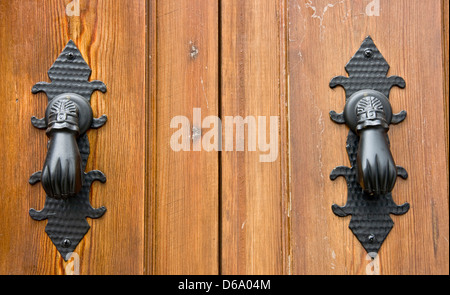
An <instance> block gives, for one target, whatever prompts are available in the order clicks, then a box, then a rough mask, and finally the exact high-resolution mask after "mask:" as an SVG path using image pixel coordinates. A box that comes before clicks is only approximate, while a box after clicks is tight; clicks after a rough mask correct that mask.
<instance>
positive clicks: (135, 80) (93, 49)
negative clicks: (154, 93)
mask: <svg viewBox="0 0 450 295" xmlns="http://www.w3.org/2000/svg"><path fill="white" fill-rule="evenodd" d="M70 2H71V1H61V0H53V1H33V0H21V1H1V2H0V13H1V15H2V17H1V18H0V30H1V35H0V42H1V43H0V47H1V48H0V57H1V60H0V64H1V67H0V68H1V70H0V71H1V72H0V89H1V90H2V96H1V99H0V104H1V108H2V110H3V111H4V112H3V113H2V116H0V122H1V124H2V125H1V126H3V128H1V131H0V133H1V136H2V138H3V140H2V142H1V143H0V145H1V150H2V151H3V153H4V159H5V160H2V161H1V164H2V166H1V169H2V171H5V173H4V174H5V176H4V177H2V179H1V183H0V186H1V187H2V190H1V196H0V207H1V208H2V212H4V213H2V224H1V226H0V237H1V238H0V261H1V263H0V273H5V274H66V269H68V270H69V272H70V270H71V268H72V267H71V266H70V265H69V264H70V263H75V262H69V264H68V263H65V262H64V261H63V259H62V258H61V257H60V255H59V253H58V252H57V251H56V249H55V247H54V245H53V244H52V243H51V241H50V239H49V238H48V236H47V235H46V233H45V225H46V221H42V222H37V221H33V220H32V219H31V218H30V216H29V215H28V210H29V209H30V208H36V209H41V208H42V207H43V205H44V200H45V195H44V193H43V189H42V187H41V185H39V184H38V185H35V186H31V185H29V184H28V178H29V176H30V175H31V174H32V173H33V172H35V171H37V170H40V169H41V168H42V164H43V161H44V158H45V154H46V152H47V150H46V142H47V138H46V136H45V132H43V131H40V130H37V129H35V128H33V127H32V125H31V123H30V118H31V116H33V115H35V116H38V117H43V114H44V110H45V107H46V105H47V98H46V96H45V94H38V95H32V94H31V87H32V86H33V85H34V84H35V83H36V82H39V81H49V80H48V77H47V70H48V69H49V67H50V66H51V65H52V64H53V62H54V60H55V59H56V57H57V56H58V55H59V53H60V52H61V50H62V49H63V48H64V46H65V44H66V43H67V42H68V41H69V39H73V40H74V41H75V43H76V44H77V46H78V47H79V49H80V51H81V53H82V55H83V57H84V59H85V60H86V61H87V63H88V64H89V65H90V67H91V68H92V75H91V79H98V80H102V81H104V82H105V83H106V85H107V88H108V90H107V93H106V94H99V93H94V94H93V95H92V98H91V105H92V108H93V111H94V116H96V117H98V116H101V115H102V114H107V116H108V122H107V124H106V125H105V126H104V127H102V128H100V129H98V130H90V131H88V137H89V141H90V150H91V153H90V156H89V160H88V164H87V167H86V170H92V169H99V170H102V171H103V172H104V173H105V174H106V176H107V183H105V184H99V183H94V184H93V186H92V189H91V203H92V204H93V206H94V207H99V206H105V207H106V208H107V212H106V213H105V215H104V216H103V217H102V218H101V219H96V220H91V219H88V222H89V224H90V225H91V229H90V230H89V232H88V233H87V235H86V236H85V238H84V239H83V241H82V242H81V243H80V244H79V245H78V247H77V249H76V253H77V254H78V256H79V258H80V261H79V263H80V264H79V266H80V274H142V273H143V254H144V249H143V246H144V212H143V208H144V175H145V162H144V151H145V148H144V147H145V146H144V145H145V131H144V128H142V126H144V123H145V103H146V101H145V86H146V84H145V83H146V81H145V72H146V55H145V34H146V32H145V1H114V2H113V1H102V0H90V1H80V15H79V16H76V15H74V16H68V15H67V14H66V5H68V4H69V3H70ZM49 82H50V81H49Z"/></svg>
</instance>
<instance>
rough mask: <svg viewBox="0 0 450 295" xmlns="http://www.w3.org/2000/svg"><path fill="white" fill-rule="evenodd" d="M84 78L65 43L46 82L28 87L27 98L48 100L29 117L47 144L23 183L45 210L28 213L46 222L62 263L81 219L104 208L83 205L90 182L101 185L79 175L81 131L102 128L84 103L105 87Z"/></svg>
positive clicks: (84, 153) (85, 152) (85, 147)
mask: <svg viewBox="0 0 450 295" xmlns="http://www.w3.org/2000/svg"><path fill="white" fill-rule="evenodd" d="M90 75H91V69H90V68H89V66H88V65H87V63H86V62H85V60H84V59H83V57H82V56H81V53H80V51H79V50H78V48H77V47H76V45H75V43H74V42H73V41H72V40H70V41H69V43H68V44H67V45H66V47H65V48H64V50H63V51H62V53H61V54H60V55H59V57H58V58H57V59H56V61H55V63H54V64H53V65H52V66H51V68H50V69H49V70H48V76H49V78H50V79H51V81H52V82H51V83H47V82H39V83H37V84H36V85H34V86H33V88H32V93H38V92H45V93H46V95H47V97H48V105H47V109H46V111H45V117H44V118H42V119H37V118H36V117H32V118H31V123H32V124H33V126H34V127H36V128H38V129H45V130H46V134H47V136H48V138H49V141H48V150H47V156H46V158H45V161H44V165H43V168H42V170H41V171H38V172H36V173H34V174H33V175H32V176H31V177H30V180H29V182H30V184H35V183H37V182H41V183H42V187H43V188H44V191H45V192H46V200H45V205H44V208H43V209H42V210H41V211H36V210H35V209H30V212H29V213H30V216H31V218H33V219H34V220H38V221H40V220H44V219H48V223H47V226H46V228H45V231H46V233H47V234H48V236H49V237H50V239H51V240H52V242H53V244H54V245H55V246H56V248H57V249H58V251H59V252H60V254H61V256H62V257H63V258H64V260H66V261H67V260H68V259H69V258H70V253H72V252H73V251H74V250H75V248H76V247H77V245H78V244H79V242H80V241H81V240H82V239H83V237H84V235H85V234H86V233H87V232H88V231H89V228H90V226H89V224H88V223H87V221H86V217H90V218H99V217H101V216H102V215H103V214H104V213H105V212H106V208H105V207H100V208H98V209H95V208H92V206H91V203H90V201H89V192H90V187H91V184H92V182H93V181H95V180H99V181H101V182H105V181H106V177H105V175H104V174H103V173H102V172H101V171H98V170H94V171H89V172H87V173H85V172H84V170H85V168H86V162H87V159H88V157H89V153H90V151H89V140H88V137H87V135H86V132H87V131H88V129H90V128H100V127H101V126H103V125H104V124H105V123H106V116H105V115H103V116H101V117H100V118H93V113H92V108H91V104H90V98H91V94H92V92H93V91H95V90H100V91H101V92H106V86H105V84H104V83H103V82H101V81H92V82H88V79H89V76H90Z"/></svg>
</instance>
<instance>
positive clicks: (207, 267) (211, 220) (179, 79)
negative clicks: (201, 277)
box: [152, 0, 219, 274]
mask: <svg viewBox="0 0 450 295" xmlns="http://www.w3.org/2000/svg"><path fill="white" fill-rule="evenodd" d="M156 18H157V19H156V21H157V49H156V50H157V52H158V54H157V65H158V66H157V98H156V110H157V111H156V117H157V120H156V124H157V129H156V136H157V141H156V147H157V159H156V171H157V176H156V198H155V199H156V204H155V205H156V209H155V211H156V212H155V214H156V219H155V222H156V224H155V237H154V247H155V251H154V252H155V256H154V260H153V263H152V265H153V266H152V269H153V273H154V274H218V249H219V248H218V214H219V213H218V196H219V194H218V192H219V187H218V179H219V178H218V152H217V151H209V152H208V151H204V150H203V148H202V147H201V144H202V143H201V141H202V136H199V134H200V132H201V133H202V135H203V134H204V133H205V132H207V131H209V130H210V128H209V127H208V126H206V127H205V126H203V128H204V129H203V130H202V126H201V124H202V122H201V121H200V122H197V121H193V119H194V118H193V117H194V115H193V111H194V108H198V109H200V112H201V120H202V119H203V118H205V117H207V116H212V115H214V116H217V115H218V4H217V1H209V0H201V1H188V0H183V1H178V0H169V1H167V0H164V1H158V2H157V15H156ZM175 116H185V117H186V118H187V119H188V120H189V122H190V124H189V125H190V126H189V128H190V129H191V130H188V132H187V136H189V138H188V141H190V142H191V143H190V144H189V151H182V150H181V151H174V150H173V149H172V148H171V145H170V141H171V137H172V136H173V135H174V133H176V132H177V131H179V130H180V129H181V126H175V127H174V128H171V127H170V126H171V121H172V119H173V118H174V117H175ZM192 129H194V132H192ZM200 130H202V131H200ZM198 148H200V149H201V151H195V150H194V149H198Z"/></svg>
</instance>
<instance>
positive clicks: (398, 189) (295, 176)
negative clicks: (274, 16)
mask: <svg viewBox="0 0 450 295" xmlns="http://www.w3.org/2000/svg"><path fill="white" fill-rule="evenodd" d="M373 2H377V1H373ZM379 3H380V7H379V8H380V10H379V16H376V15H372V16H368V14H367V13H366V11H367V10H366V8H367V5H369V2H368V1H334V2H332V3H330V1H319V0H316V1H294V0H292V1H289V6H288V8H289V11H288V15H289V28H288V31H289V46H288V48H289V57H288V59H289V85H290V87H289V91H290V119H291V121H290V130H291V133H290V137H291V141H290V151H291V171H292V173H291V177H292V183H291V198H292V212H291V215H292V227H291V229H292V232H291V238H292V240H291V243H292V256H293V261H292V269H293V273H295V274H365V273H366V270H367V269H368V266H369V262H370V261H368V260H366V257H367V256H366V253H365V250H364V249H363V248H362V246H361V245H360V243H359V242H358V241H357V239H356V238H355V237H354V236H353V234H352V232H351V231H350V230H349V229H348V224H349V221H350V217H347V218H339V217H337V216H335V215H334V214H333V213H332V211H331V205H332V204H333V203H336V204H338V205H344V204H345V202H346V198H347V197H346V195H347V192H346V185H345V181H344V180H343V179H338V180H336V181H334V182H333V181H331V180H330V179H329V174H330V172H331V171H332V169H333V168H334V167H335V166H338V165H347V166H348V165H349V162H348V158H347V154H346V150H345V141H346V137H347V133H348V129H347V128H346V127H345V126H343V125H338V124H335V123H333V122H332V121H331V120H330V118H329V115H328V113H329V111H330V110H336V111H338V112H340V111H341V110H342V109H343V107H344V104H345V94H344V91H343V89H342V88H338V89H336V90H332V89H330V88H329V87H328V84H329V81H330V79H331V78H333V77H334V76H336V75H345V70H344V66H345V64H346V63H347V62H348V60H349V59H350V58H351V57H352V55H353V54H354V52H355V51H356V50H357V49H358V48H359V46H360V44H361V42H362V40H363V39H364V38H365V37H366V36H367V35H371V36H372V38H373V40H374V41H375V43H376V44H377V46H378V48H379V49H380V51H381V53H382V54H383V55H384V57H385V58H386V60H387V61H388V63H389V64H390V66H391V68H390V71H389V75H399V76H401V77H403V78H404V79H405V80H406V88H405V89H404V90H401V89H398V88H394V89H392V91H391V95H390V100H391V103H392V106H393V110H394V111H395V112H399V111H401V110H403V109H404V110H406V111H407V112H408V116H407V118H406V120H405V121H404V122H403V123H401V124H399V125H393V126H392V127H391V129H390V131H389V136H390V140H391V150H392V153H393V156H394V159H395V161H396V163H397V164H398V165H401V166H403V167H405V168H406V169H407V171H408V172H409V178H408V179H407V180H406V181H404V180H401V179H400V180H398V182H397V183H396V186H395V188H394V191H393V197H394V201H395V202H396V203H397V204H402V203H404V202H409V203H410V204H411V209H410V211H409V212H408V213H407V214H405V215H402V216H392V218H393V220H394V222H395V226H394V228H393V229H392V231H391V232H390V234H389V236H388V237H387V239H386V241H385V242H384V244H383V246H382V247H381V250H380V252H379V257H378V258H379V269H380V273H381V274H448V268H449V256H448V251H449V248H448V232H449V228H448V225H449V219H448V216H449V211H448V196H447V194H448V173H447V164H446V162H448V156H447V154H446V143H445V140H446V135H445V128H443V125H444V124H445V123H446V121H445V117H444V113H445V111H443V110H444V100H445V99H444V97H443V93H444V92H443V85H444V81H443V79H444V76H443V62H442V47H441V46H442V41H441V36H442V27H441V2H440V1H427V2H423V1H411V0H408V1H388V0H381V1H379ZM375 9H376V8H375ZM373 12H375V14H376V11H373ZM369 14H370V13H369ZM372 14H373V13H372ZM372 270H373V269H372ZM369 272H370V269H369Z"/></svg>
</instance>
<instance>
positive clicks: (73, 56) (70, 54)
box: [67, 52, 75, 60]
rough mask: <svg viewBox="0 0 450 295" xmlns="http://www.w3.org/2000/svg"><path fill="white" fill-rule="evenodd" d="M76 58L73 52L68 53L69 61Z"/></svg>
mask: <svg viewBox="0 0 450 295" xmlns="http://www.w3.org/2000/svg"><path fill="white" fill-rule="evenodd" d="M74 58H75V55H74V54H73V52H69V53H67V59H68V60H73V59H74Z"/></svg>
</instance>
